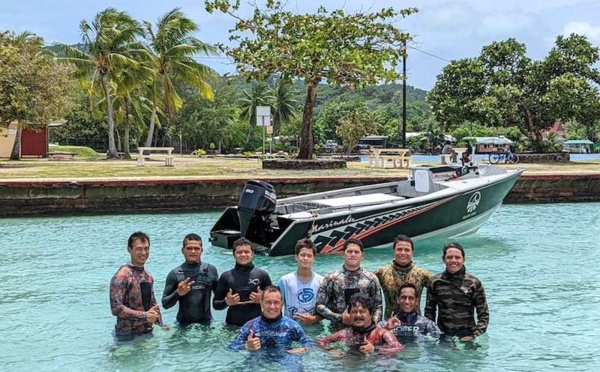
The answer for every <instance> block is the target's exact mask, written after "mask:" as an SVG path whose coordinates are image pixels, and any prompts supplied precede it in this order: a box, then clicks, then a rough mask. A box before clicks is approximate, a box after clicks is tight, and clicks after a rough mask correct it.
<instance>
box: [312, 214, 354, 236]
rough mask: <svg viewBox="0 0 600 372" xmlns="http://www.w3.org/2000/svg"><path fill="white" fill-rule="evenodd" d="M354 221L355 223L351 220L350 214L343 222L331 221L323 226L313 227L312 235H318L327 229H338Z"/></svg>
mask: <svg viewBox="0 0 600 372" xmlns="http://www.w3.org/2000/svg"><path fill="white" fill-rule="evenodd" d="M354 221H355V219H354V218H352V215H351V214H349V215H348V216H347V217H346V218H344V219H343V220H339V221H331V222H329V223H325V224H323V225H315V228H314V229H313V234H314V233H318V232H319V231H323V230H329V229H331V228H334V227H338V226H342V225H347V224H349V223H352V222H354Z"/></svg>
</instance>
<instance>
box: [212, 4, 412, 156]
mask: <svg viewBox="0 0 600 372" xmlns="http://www.w3.org/2000/svg"><path fill="white" fill-rule="evenodd" d="M205 5H206V10H207V11H208V12H209V13H212V12H214V11H221V12H224V13H227V14H230V15H231V16H233V17H234V18H236V19H237V23H236V26H235V29H234V30H232V35H231V36H230V40H231V41H234V42H236V43H237V45H236V46H235V47H233V48H229V49H227V53H228V54H229V55H230V56H231V57H232V58H233V59H234V61H235V63H236V64H237V67H238V70H239V71H240V73H241V74H242V75H243V76H244V77H245V78H246V79H252V80H259V81H263V80H265V79H266V78H267V77H269V76H271V75H273V74H278V75H280V76H281V78H283V79H292V78H299V79H302V80H303V81H304V83H305V85H306V86H307V94H306V100H305V104H304V113H303V120H302V130H301V145H300V153H299V155H298V157H299V158H301V159H308V158H310V157H312V150H313V133H312V117H313V108H314V105H315V101H316V96H317V88H318V85H319V83H320V82H321V81H323V80H325V81H327V82H329V83H336V84H340V85H350V86H353V87H358V86H363V85H368V84H376V83H379V82H381V81H394V80H397V79H398V78H399V74H398V72H397V71H396V66H397V62H398V59H399V58H400V56H401V53H402V51H401V44H402V42H403V41H405V40H406V39H407V38H408V35H407V34H406V33H402V32H401V31H400V30H399V29H398V28H396V27H395V26H394V25H393V21H395V20H397V19H399V18H401V17H404V16H407V15H409V14H411V13H413V12H415V11H416V9H414V8H409V9H403V10H399V11H398V10H394V9H393V8H387V9H382V10H380V11H378V12H373V13H367V12H358V13H354V14H347V13H346V12H344V11H343V10H334V11H332V12H329V11H327V10H326V9H325V8H324V7H319V9H318V11H317V12H316V13H314V14H297V13H293V12H291V11H287V10H285V9H284V7H283V6H282V4H281V3H280V2H278V1H274V0H267V1H266V3H265V6H264V9H262V10H261V9H258V8H256V9H255V10H254V12H253V14H252V17H250V18H248V19H243V18H241V17H240V16H238V15H237V14H236V12H237V10H238V9H239V6H240V2H239V0H235V1H227V0H205ZM249 34H250V35H251V36H248V35H249Z"/></svg>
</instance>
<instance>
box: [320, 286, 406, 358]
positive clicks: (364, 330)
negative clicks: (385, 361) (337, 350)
mask: <svg viewBox="0 0 600 372" xmlns="http://www.w3.org/2000/svg"><path fill="white" fill-rule="evenodd" d="M348 306H349V309H350V318H351V325H352V327H349V328H346V329H342V330H341V331H339V332H336V333H334V334H333V335H331V336H329V337H325V338H321V339H318V340H317V345H319V346H321V347H322V348H324V349H325V350H332V349H331V348H330V346H329V344H330V343H332V342H338V341H343V342H345V343H346V344H347V345H348V346H349V347H350V348H351V349H355V350H358V351H359V352H361V353H363V354H370V353H372V352H375V351H376V352H379V353H388V354H389V353H397V352H398V351H400V350H402V349H403V348H404V346H402V344H400V342H398V340H397V339H396V337H395V336H394V334H393V333H392V332H390V331H389V330H387V329H385V328H381V327H377V326H376V324H375V323H373V320H372V319H373V303H372V301H371V300H370V299H369V298H368V297H366V296H365V295H364V294H362V293H356V294H354V295H352V298H351V299H350V300H349V301H348Z"/></svg>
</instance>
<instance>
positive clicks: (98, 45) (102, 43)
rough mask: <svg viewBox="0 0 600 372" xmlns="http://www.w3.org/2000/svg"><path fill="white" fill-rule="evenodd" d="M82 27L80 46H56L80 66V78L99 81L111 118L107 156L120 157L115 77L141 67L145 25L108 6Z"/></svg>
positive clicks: (109, 117)
mask: <svg viewBox="0 0 600 372" xmlns="http://www.w3.org/2000/svg"><path fill="white" fill-rule="evenodd" d="M79 29H80V31H81V35H82V42H83V45H82V46H81V48H80V49H78V48H75V47H72V46H69V45H66V44H56V45H55V47H54V48H55V50H57V51H59V52H61V53H63V54H64V57H61V59H62V60H64V61H67V62H70V63H73V64H75V66H77V68H78V74H77V75H78V77H80V78H82V79H91V80H92V81H93V82H95V81H96V80H99V82H100V84H101V86H102V91H103V95H104V99H105V100H106V109H107V118H108V153H107V157H108V158H109V159H116V158H118V153H117V147H116V144H115V118H114V108H113V101H112V99H113V97H112V94H113V93H114V92H113V91H112V89H111V79H114V78H115V76H114V75H115V74H116V73H118V72H119V71H120V70H122V69H137V68H141V66H140V64H139V62H138V61H139V60H140V59H141V58H140V57H143V55H144V53H145V50H144V48H143V47H142V45H141V44H140V43H139V42H138V41H137V37H138V36H141V35H142V27H141V25H140V23H139V22H137V21H136V20H134V19H133V18H131V17H130V16H129V15H128V14H127V13H125V12H120V11H117V10H116V9H114V8H107V9H105V10H103V11H101V12H100V13H98V14H96V16H95V17H94V20H93V21H92V23H91V24H90V23H88V22H87V21H86V20H83V21H81V23H80V25H79ZM91 91H92V92H93V89H92V90H91Z"/></svg>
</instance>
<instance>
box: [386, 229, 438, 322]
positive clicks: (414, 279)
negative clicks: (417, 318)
mask: <svg viewBox="0 0 600 372" xmlns="http://www.w3.org/2000/svg"><path fill="white" fill-rule="evenodd" d="M393 250H394V259H393V260H392V263H391V264H389V265H387V266H382V267H380V268H379V269H377V270H375V275H376V276H377V278H378V279H379V284H381V288H382V289H383V296H384V298H385V313H384V314H385V317H386V318H389V317H390V315H391V314H392V313H394V312H396V311H398V310H399V309H400V304H399V303H398V302H397V301H396V299H397V298H398V294H399V293H400V292H399V291H400V286H402V284H404V283H412V284H414V285H415V287H416V289H417V302H416V304H415V306H416V309H417V312H419V313H420V312H421V294H422V292H423V288H425V287H427V283H428V282H429V279H430V278H431V273H430V272H429V271H427V270H425V269H422V268H420V267H418V266H416V265H415V263H414V262H413V254H414V251H415V246H414V243H413V241H412V239H411V238H409V237H408V236H406V235H398V236H397V237H396V238H395V239H394V243H393Z"/></svg>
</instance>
